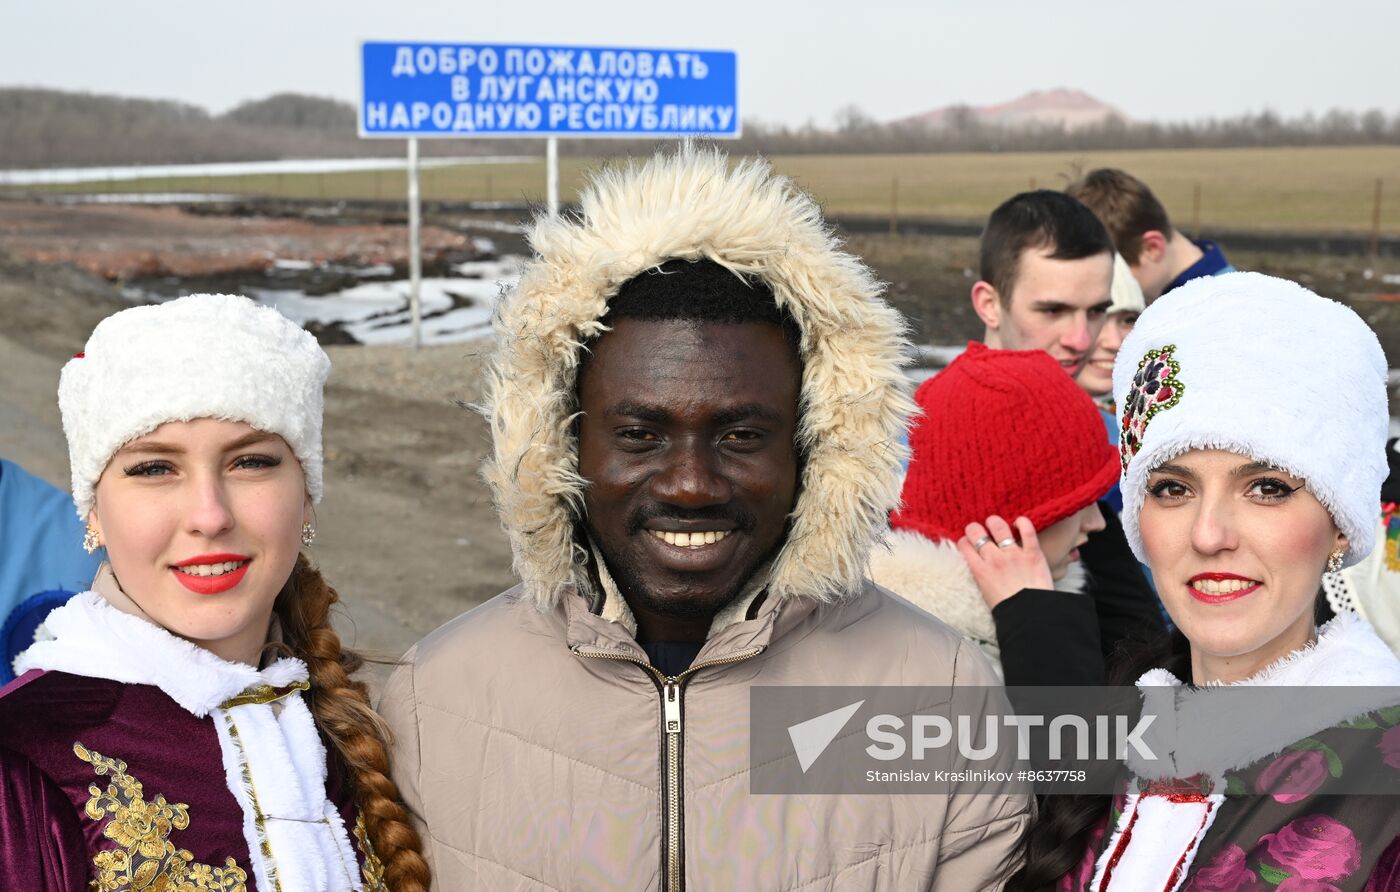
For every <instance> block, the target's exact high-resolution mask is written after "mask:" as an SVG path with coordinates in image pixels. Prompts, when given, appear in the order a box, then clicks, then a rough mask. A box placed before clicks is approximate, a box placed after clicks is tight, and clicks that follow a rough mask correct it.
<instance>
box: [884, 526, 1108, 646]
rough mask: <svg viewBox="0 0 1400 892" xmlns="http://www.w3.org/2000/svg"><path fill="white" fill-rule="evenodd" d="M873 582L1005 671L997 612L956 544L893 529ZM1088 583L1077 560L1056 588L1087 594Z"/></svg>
mask: <svg viewBox="0 0 1400 892" xmlns="http://www.w3.org/2000/svg"><path fill="white" fill-rule="evenodd" d="M870 578H871V580H873V581H874V582H875V584H876V585H878V586H880V587H882V588H886V589H889V590H890V591H892V592H894V593H895V594H896V595H899V596H900V597H901V598H903V599H904V600H906V601H908V602H909V603H911V604H913V605H914V606H916V607H920V608H922V609H924V610H926V611H928V612H929V613H932V614H933V615H934V616H936V617H938V618H939V619H941V620H943V622H945V623H947V624H948V625H950V626H952V627H953V628H954V629H955V630H957V631H958V632H959V633H960V634H961V635H962V636H963V637H965V638H970V639H971V640H972V641H974V642H976V644H977V646H978V647H980V648H981V649H982V652H983V653H985V654H986V655H987V656H989V657H991V659H992V663H993V665H994V666H995V667H996V669H997V672H998V673H1000V672H1001V648H1000V647H998V646H997V628H996V623H995V622H994V621H993V620H992V611H991V609H990V608H989V607H988V606H987V602H986V601H984V600H983V599H982V592H981V591H980V590H978V588H977V581H976V580H975V579H973V578H972V571H971V570H969V569H968V566H967V561H965V560H963V556H962V555H961V554H959V553H958V547H957V546H956V545H955V544H953V543H952V542H949V541H947V540H943V541H937V542H935V541H934V540H932V539H929V538H928V537H926V536H923V535H920V534H919V533H916V532H914V531H913V530H890V531H889V532H888V533H887V534H886V535H885V539H884V541H883V542H882V543H881V546H880V547H877V548H876V549H875V550H874V551H873V552H871V555H870ZM1087 583H1088V579H1087V577H1086V576H1085V573H1084V567H1083V566H1082V565H1081V564H1080V563H1079V562H1078V561H1075V562H1073V563H1071V564H1070V565H1069V572H1067V573H1066V574H1065V575H1064V577H1063V578H1062V579H1059V580H1057V581H1056V582H1055V588H1056V589H1057V590H1058V591H1062V592H1082V591H1084V588H1085V586H1086V585H1087Z"/></svg>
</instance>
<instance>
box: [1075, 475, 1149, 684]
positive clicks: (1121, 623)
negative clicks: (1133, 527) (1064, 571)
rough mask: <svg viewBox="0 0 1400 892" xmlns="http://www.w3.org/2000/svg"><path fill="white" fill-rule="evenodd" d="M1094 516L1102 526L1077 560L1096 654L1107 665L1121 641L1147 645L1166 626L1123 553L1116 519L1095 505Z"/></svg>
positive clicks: (1137, 569)
mask: <svg viewBox="0 0 1400 892" xmlns="http://www.w3.org/2000/svg"><path fill="white" fill-rule="evenodd" d="M1099 510H1101V511H1103V518H1104V522H1105V523H1106V524H1107V526H1105V527H1104V528H1103V529H1102V530H1100V531H1098V532H1097V533H1094V534H1092V535H1091V536H1089V541H1088V542H1086V543H1084V545H1083V546H1081V547H1080V549H1079V559H1080V561H1081V562H1083V564H1084V570H1085V572H1086V573H1087V574H1088V576H1089V584H1088V588H1087V589H1086V593H1087V594H1088V595H1089V596H1090V597H1092V598H1093V599H1094V608H1095V611H1096V612H1097V613H1098V618H1099V649H1100V652H1101V653H1102V654H1103V656H1104V658H1105V659H1109V658H1111V657H1112V655H1113V652H1114V651H1115V650H1116V649H1117V648H1118V645H1119V644H1120V643H1122V642H1124V641H1152V640H1154V639H1156V638H1158V637H1159V636H1161V635H1164V634H1166V631H1167V623H1166V620H1165V619H1163V618H1162V609H1161V605H1160V603H1159V602H1158V600H1157V593H1156V592H1154V591H1153V590H1152V586H1150V585H1148V583H1147V577H1146V576H1145V575H1143V572H1142V565H1141V564H1139V563H1138V561H1137V558H1135V557H1133V551H1132V549H1131V548H1129V547H1128V539H1127V537H1126V536H1124V535H1123V524H1122V523H1121V522H1120V521H1119V519H1118V513H1117V512H1116V511H1114V510H1113V509H1112V508H1111V507H1110V506H1109V505H1108V504H1107V503H1105V502H1099Z"/></svg>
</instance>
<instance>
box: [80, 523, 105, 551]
mask: <svg viewBox="0 0 1400 892" xmlns="http://www.w3.org/2000/svg"><path fill="white" fill-rule="evenodd" d="M101 547H102V539H101V538H100V537H99V536H98V535H97V530H95V529H93V528H92V524H88V525H87V532H86V533H84V534H83V551H86V552H87V553H88V554H92V553H93V552H94V551H96V550H97V549H99V548H101Z"/></svg>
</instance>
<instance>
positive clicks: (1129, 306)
mask: <svg viewBox="0 0 1400 892" xmlns="http://www.w3.org/2000/svg"><path fill="white" fill-rule="evenodd" d="M1109 296H1110V299H1111V300H1112V301H1113V302H1112V303H1110V304H1109V305H1108V313H1109V315H1110V316H1111V315H1113V314H1114V313H1141V312H1142V311H1143V310H1145V309H1147V300H1146V299H1145V298H1144V297H1143V295H1142V286H1141V285H1139V284H1138V280H1137V279H1136V278H1135V277H1134V276H1133V270H1132V268H1131V267H1130V266H1128V261H1126V260H1124V259H1123V255H1122V254H1119V253H1117V252H1116V251H1115V252H1114V254H1113V287H1112V289H1111V290H1110V292H1109Z"/></svg>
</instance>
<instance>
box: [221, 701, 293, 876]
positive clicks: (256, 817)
mask: <svg viewBox="0 0 1400 892" xmlns="http://www.w3.org/2000/svg"><path fill="white" fill-rule="evenodd" d="M224 721H225V722H227V724H228V737H229V740H231V741H233V745H234V746H236V747H238V764H239V765H240V766H241V767H242V770H243V785H244V787H245V788H246V789H247V791H248V804H249V805H251V806H252V807H253V827H254V830H255V832H256V833H257V837H258V848H259V849H261V850H262V856H263V864H265V865H266V866H267V879H268V882H270V883H271V884H272V892H282V881H281V880H280V879H279V878H278V876H277V862H276V860H275V859H274V858H273V857H272V843H271V842H269V841H268V838H267V816H266V815H264V814H263V812H262V807H261V806H260V805H258V791H257V789H256V788H255V787H254V786H253V769H252V767H251V766H249V765H248V753H247V751H246V750H244V749H243V738H242V737H240V736H239V735H238V726H237V725H235V724H234V723H233V717H232V716H230V715H229V714H228V713H224Z"/></svg>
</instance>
